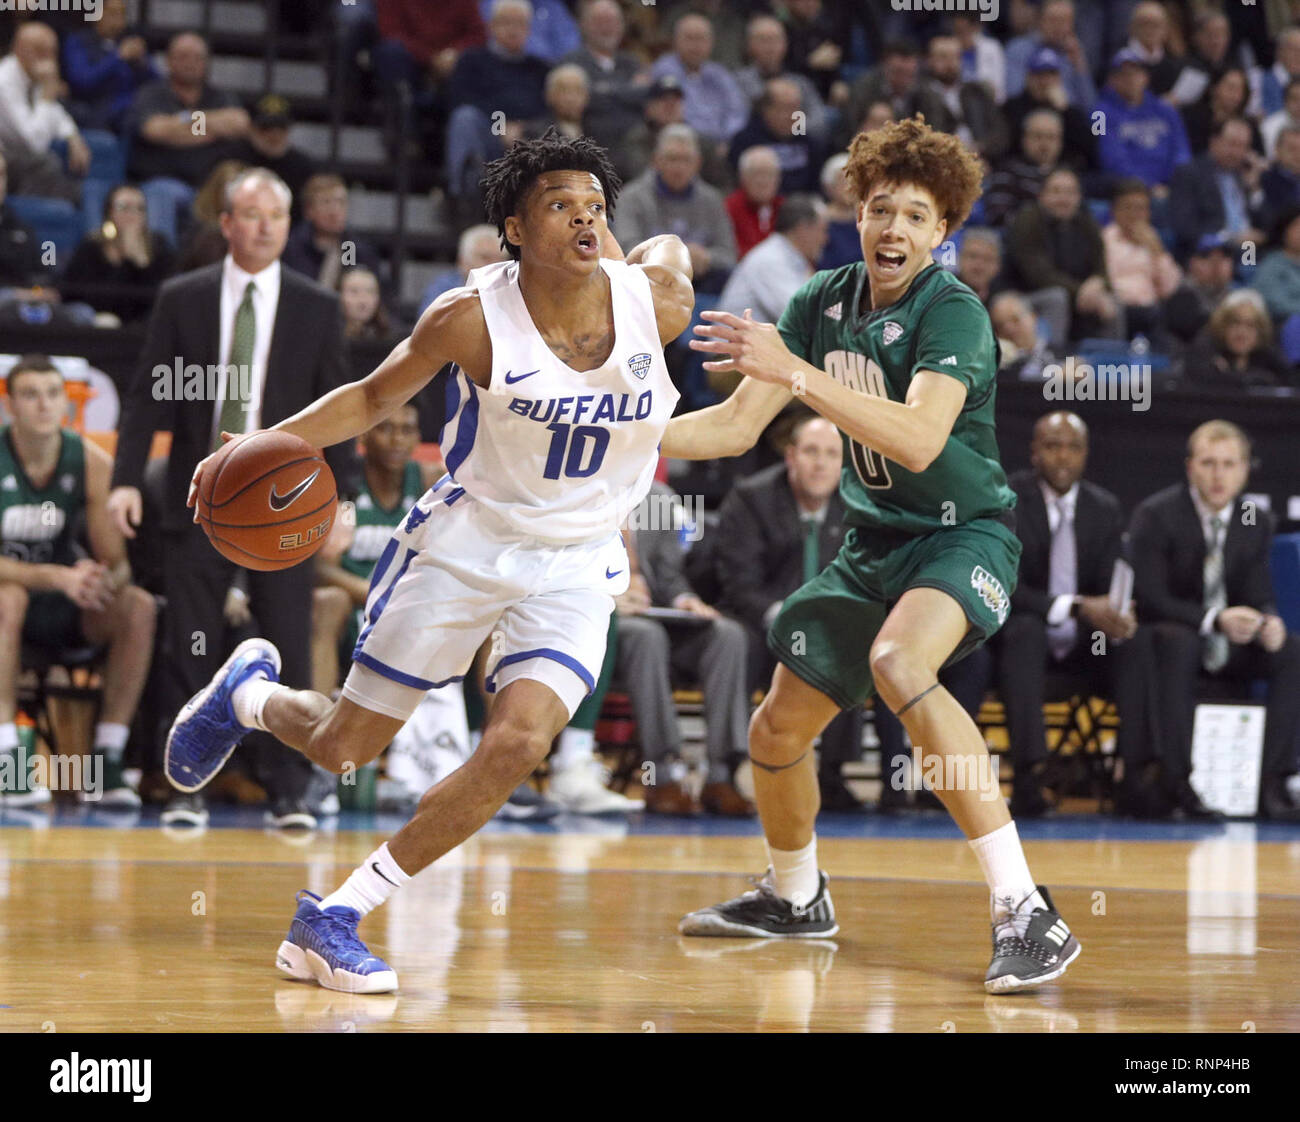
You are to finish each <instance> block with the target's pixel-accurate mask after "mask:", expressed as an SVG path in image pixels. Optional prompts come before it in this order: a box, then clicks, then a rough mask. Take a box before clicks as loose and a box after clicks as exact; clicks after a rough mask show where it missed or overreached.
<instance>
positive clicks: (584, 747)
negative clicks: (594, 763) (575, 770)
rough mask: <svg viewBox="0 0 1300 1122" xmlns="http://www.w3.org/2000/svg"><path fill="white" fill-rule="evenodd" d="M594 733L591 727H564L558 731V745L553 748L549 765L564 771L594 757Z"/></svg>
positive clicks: (556, 769)
mask: <svg viewBox="0 0 1300 1122" xmlns="http://www.w3.org/2000/svg"><path fill="white" fill-rule="evenodd" d="M595 750H596V734H595V733H594V732H592V731H591V729H575V728H566V729H562V730H561V731H560V746H559V747H558V748H557V749H556V750H555V758H554V759H553V760H552V761H551V767H552V768H553V769H554V770H555V771H566V770H567V769H569V768H571V767H574V766H575V765H577V764H581V763H583V762H585V761H586V760H590V759H593V758H594V753H595Z"/></svg>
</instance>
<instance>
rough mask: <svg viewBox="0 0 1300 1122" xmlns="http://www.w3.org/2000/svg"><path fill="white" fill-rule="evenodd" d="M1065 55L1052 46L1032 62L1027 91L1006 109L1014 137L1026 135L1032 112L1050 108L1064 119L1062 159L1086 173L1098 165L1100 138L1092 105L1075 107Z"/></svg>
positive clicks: (1036, 56)
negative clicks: (1064, 69) (1063, 68)
mask: <svg viewBox="0 0 1300 1122" xmlns="http://www.w3.org/2000/svg"><path fill="white" fill-rule="evenodd" d="M1061 66H1062V60H1061V56H1060V55H1058V54H1057V53H1056V52H1055V51H1054V50H1052V48H1051V47H1043V48H1042V49H1041V50H1039V51H1038V52H1036V53H1035V54H1034V55H1033V57H1031V58H1030V60H1029V71H1028V73H1027V74H1026V75H1025V88H1024V90H1022V91H1021V92H1020V93H1018V94H1016V96H1015V97H1009V98H1007V100H1006V103H1005V104H1004V105H1003V107H1002V112H1003V115H1004V116H1005V117H1006V120H1007V126H1008V129H1009V131H1010V134H1011V135H1012V136H1023V135H1024V129H1025V123H1026V121H1027V120H1028V118H1029V115H1030V114H1031V113H1034V112H1037V111H1038V110H1040V109H1050V110H1051V111H1052V112H1053V113H1056V114H1058V115H1059V116H1060V119H1061V127H1062V137H1063V140H1064V147H1063V149H1062V154H1061V159H1062V160H1063V161H1064V162H1065V163H1066V164H1068V165H1069V166H1070V167H1072V168H1074V170H1075V171H1079V172H1083V171H1087V170H1088V169H1089V168H1092V167H1094V166H1095V165H1096V163H1097V138H1096V137H1095V136H1094V135H1093V132H1092V119H1091V118H1090V117H1089V116H1088V112H1087V110H1088V106H1084V105H1073V104H1071V102H1070V95H1069V94H1068V93H1066V91H1065V83H1064V82H1062V80H1061Z"/></svg>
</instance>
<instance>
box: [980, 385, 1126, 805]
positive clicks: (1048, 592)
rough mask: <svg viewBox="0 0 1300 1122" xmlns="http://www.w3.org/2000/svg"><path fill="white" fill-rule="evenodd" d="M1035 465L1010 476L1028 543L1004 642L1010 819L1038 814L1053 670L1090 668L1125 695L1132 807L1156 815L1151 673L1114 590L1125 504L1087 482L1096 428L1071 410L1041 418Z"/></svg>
mask: <svg viewBox="0 0 1300 1122" xmlns="http://www.w3.org/2000/svg"><path fill="white" fill-rule="evenodd" d="M1030 462H1031V463H1032V464H1033V467H1032V469H1031V470H1029V471H1023V472H1017V473H1016V474H1014V475H1012V476H1011V478H1010V479H1009V480H1008V482H1009V483H1010V485H1011V487H1012V489H1013V490H1014V491H1015V492H1016V536H1017V537H1018V538H1020V541H1021V544H1022V545H1023V547H1024V550H1023V552H1022V553H1021V555H1020V580H1019V582H1018V583H1017V585H1016V591H1015V592H1014V593H1013V594H1012V597H1011V615H1010V617H1009V618H1008V619H1007V622H1006V624H1005V625H1004V626H1003V628H1002V633H1001V635H1000V637H999V638H1000V642H999V645H998V688H999V692H1000V693H1001V694H1002V701H1003V705H1004V706H1005V708H1006V715H1007V732H1008V736H1009V739H1010V755H1011V763H1012V766H1013V767H1014V768H1015V780H1014V784H1013V787H1012V796H1011V805H1012V814H1014V815H1016V816H1017V817H1035V816H1039V815H1042V814H1044V813H1046V812H1047V811H1048V809H1049V808H1050V806H1051V804H1050V802H1049V801H1048V799H1047V798H1046V797H1045V796H1044V793H1043V788H1044V786H1045V783H1044V779H1045V772H1046V771H1047V768H1048V762H1049V761H1048V753H1047V732H1046V729H1045V727H1044V725H1043V702H1044V700H1045V699H1046V694H1047V673H1048V671H1049V670H1050V671H1055V672H1058V673H1067V674H1082V675H1086V676H1087V678H1088V680H1089V685H1090V687H1091V688H1092V689H1095V690H1098V691H1100V692H1103V693H1104V694H1106V695H1107V696H1109V697H1112V698H1114V699H1115V701H1116V707H1117V708H1118V709H1119V715H1120V737H1119V751H1120V758H1121V759H1122V760H1123V761H1124V769H1125V779H1126V786H1125V788H1124V790H1123V793H1122V797H1121V805H1122V808H1123V809H1125V810H1136V811H1138V812H1139V813H1140V814H1141V815H1142V816H1144V817H1146V816H1148V814H1147V812H1146V810H1145V807H1144V806H1143V805H1142V803H1141V801H1140V799H1139V798H1138V796H1137V791H1138V790H1139V788H1138V786H1137V784H1138V781H1139V779H1140V777H1141V775H1142V771H1143V769H1142V764H1143V760H1142V758H1141V754H1142V753H1143V752H1145V751H1146V747H1147V745H1148V744H1149V740H1150V738H1149V737H1148V736H1146V735H1145V728H1144V723H1143V722H1144V719H1145V717H1146V706H1145V705H1144V704H1143V697H1144V691H1145V690H1146V689H1147V688H1148V686H1149V679H1148V678H1147V677H1145V676H1144V672H1145V670H1146V666H1145V663H1144V662H1143V660H1142V658H1141V657H1140V656H1141V651H1142V647H1141V644H1140V643H1138V645H1136V646H1135V645H1134V638H1135V635H1136V633H1137V620H1136V618H1135V616H1134V613H1133V607H1132V604H1131V603H1130V604H1129V605H1126V606H1125V608H1124V610H1122V611H1116V610H1115V609H1114V608H1113V607H1112V606H1111V603H1110V598H1109V595H1108V593H1109V590H1110V583H1111V576H1112V573H1113V571H1114V568H1115V561H1116V560H1117V559H1118V558H1119V556H1120V552H1121V544H1122V539H1123V535H1124V515H1123V512H1122V511H1121V509H1120V504H1119V500H1118V499H1117V498H1115V496H1114V495H1112V494H1111V493H1110V492H1109V491H1106V490H1104V489H1103V488H1101V487H1098V486H1097V485H1096V484H1095V483H1089V482H1088V481H1087V480H1085V479H1084V478H1083V472H1084V468H1085V467H1086V466H1087V463H1088V426H1087V425H1085V424H1084V422H1083V420H1082V419H1081V418H1080V417H1078V416H1077V415H1076V414H1074V413H1068V412H1064V411H1061V412H1055V413H1048V414H1047V415H1046V416H1043V417H1040V418H1039V420H1038V423H1037V424H1035V425H1034V435H1033V442H1032V443H1031V445H1030Z"/></svg>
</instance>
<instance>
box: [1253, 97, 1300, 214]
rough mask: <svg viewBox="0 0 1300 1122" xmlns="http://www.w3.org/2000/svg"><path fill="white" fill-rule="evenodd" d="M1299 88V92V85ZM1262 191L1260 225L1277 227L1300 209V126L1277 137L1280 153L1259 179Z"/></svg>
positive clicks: (1292, 127) (1289, 129)
mask: <svg viewBox="0 0 1300 1122" xmlns="http://www.w3.org/2000/svg"><path fill="white" fill-rule="evenodd" d="M1296 88H1297V90H1300V83H1297V84H1296ZM1259 189H1260V190H1261V191H1262V192H1263V195H1264V201H1263V202H1262V203H1261V204H1260V207H1259V222H1260V225H1261V226H1263V227H1265V228H1266V229H1272V228H1273V227H1274V226H1276V225H1277V220H1278V219H1279V218H1280V217H1281V216H1282V214H1283V213H1284V212H1285V211H1287V210H1288V209H1290V208H1291V207H1293V206H1300V124H1296V125H1288V126H1287V127H1286V128H1284V129H1282V130H1281V132H1280V133H1278V138H1277V153H1276V155H1275V156H1274V157H1273V162H1272V163H1271V164H1269V165H1268V167H1267V168H1266V169H1265V170H1264V174H1263V175H1261V176H1260V177H1259Z"/></svg>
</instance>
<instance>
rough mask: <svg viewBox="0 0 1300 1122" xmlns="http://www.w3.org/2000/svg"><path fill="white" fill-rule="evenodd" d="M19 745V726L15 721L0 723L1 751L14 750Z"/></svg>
mask: <svg viewBox="0 0 1300 1122" xmlns="http://www.w3.org/2000/svg"><path fill="white" fill-rule="evenodd" d="M17 747H18V726H17V725H16V724H14V723H13V721H5V722H4V723H3V724H0V752H12V751H14V750H15V749H16V748H17Z"/></svg>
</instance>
